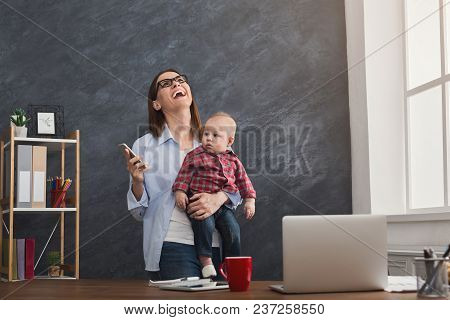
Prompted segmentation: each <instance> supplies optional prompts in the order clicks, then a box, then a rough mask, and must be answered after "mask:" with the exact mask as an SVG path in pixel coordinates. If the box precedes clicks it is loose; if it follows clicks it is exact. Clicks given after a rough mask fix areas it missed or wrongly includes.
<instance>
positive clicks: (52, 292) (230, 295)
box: [0, 279, 416, 300]
mask: <svg viewBox="0 0 450 320" xmlns="http://www.w3.org/2000/svg"><path fill="white" fill-rule="evenodd" d="M279 283H280V282H279V281H253V282H252V283H251V286H250V290H249V291H246V292H230V291H229V290H218V291H203V292H180V291H166V290H160V289H158V288H152V287H148V286H147V281H145V280H118V279H103V280H98V279H80V280H31V281H23V282H14V283H4V282H3V283H0V299H67V300H80V299H86V300H95V299H102V300H103V299H104V300H116V299H117V300H165V299H173V300H178V299H184V300H191V299H193V300H199V299H202V300H236V299H238V300H347V299H351V300H393V299H401V300H411V299H416V294H415V293H389V292H385V291H369V292H340V293H315V294H280V293H277V292H274V291H272V290H270V289H269V287H268V286H269V285H271V284H279Z"/></svg>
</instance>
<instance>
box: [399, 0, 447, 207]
mask: <svg viewBox="0 0 450 320" xmlns="http://www.w3.org/2000/svg"><path fill="white" fill-rule="evenodd" d="M405 31H406V36H405V71H406V75H405V78H406V79H405V80H406V94H405V99H406V103H405V108H406V110H405V111H406V113H405V114H406V117H405V121H406V126H405V127H406V140H407V141H406V142H407V143H406V156H407V157H406V160H407V165H406V168H407V172H406V179H407V181H406V191H407V195H406V199H407V203H406V213H428V212H449V211H450V203H449V199H450V188H449V184H450V183H449V182H450V172H449V168H450V162H449V161H450V155H449V152H450V145H449V143H450V138H449V133H450V127H449V126H450V115H449V89H450V74H449V67H450V0H405Z"/></svg>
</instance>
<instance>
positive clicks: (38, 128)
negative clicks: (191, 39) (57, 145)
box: [28, 104, 65, 139]
mask: <svg viewBox="0 0 450 320" xmlns="http://www.w3.org/2000/svg"><path fill="white" fill-rule="evenodd" d="M28 116H29V117H30V118H31V121H30V123H29V125H28V137H30V138H55V139H63V138H64V137H65V134H64V107H63V106H61V105H47V104H40V105H37V104H29V105H28Z"/></svg>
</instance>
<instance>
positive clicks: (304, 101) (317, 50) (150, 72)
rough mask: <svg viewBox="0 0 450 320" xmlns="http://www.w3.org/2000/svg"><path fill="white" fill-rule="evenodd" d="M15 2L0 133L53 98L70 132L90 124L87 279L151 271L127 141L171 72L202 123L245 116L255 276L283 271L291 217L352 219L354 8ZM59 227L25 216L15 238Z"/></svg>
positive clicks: (8, 27) (85, 174)
mask: <svg viewBox="0 0 450 320" xmlns="http://www.w3.org/2000/svg"><path fill="white" fill-rule="evenodd" d="M7 2H8V3H9V4H10V6H11V7H14V8H15V9H12V8H11V7H8V6H6V5H4V4H0V30H1V32H0V74H1V77H0V90H1V93H0V99H1V100H0V106H1V107H0V108H1V111H2V113H3V115H4V116H3V120H2V122H1V125H2V127H5V126H7V125H8V120H7V114H8V113H10V112H11V110H12V109H13V107H15V106H21V105H26V104H28V103H35V104H37V103H48V104H51V103H56V104H62V105H64V106H65V125H66V129H67V131H70V130H74V129H80V130H81V141H82V143H81V174H82V175H81V187H82V188H81V244H82V245H83V247H82V249H81V276H82V277H86V278H87V277H96V278H110V277H143V276H144V272H143V269H144V264H143V257H142V225H141V224H140V223H138V222H136V221H134V220H133V219H132V218H131V217H129V216H128V212H127V205H126V192H127V188H128V174H127V171H126V169H125V165H124V160H123V159H122V157H121V155H120V154H119V152H118V150H117V147H116V144H117V143H120V142H126V143H128V144H130V145H131V144H132V143H133V141H134V140H135V139H136V138H137V137H138V136H139V135H142V134H144V130H145V125H146V122H147V105H146V94H147V90H148V86H149V84H150V81H151V79H152V77H153V76H154V75H155V74H156V73H157V72H158V71H159V70H162V69H164V68H167V67H175V68H178V69H180V70H182V71H183V72H184V73H186V74H187V75H188V76H189V78H190V81H191V86H192V88H193V92H194V94H195V96H196V99H197V102H198V104H199V106H200V111H201V116H202V119H205V118H206V117H207V116H208V115H209V114H211V113H212V112H215V111H218V110H224V111H227V112H229V113H231V114H232V115H233V116H235V118H236V119H237V122H238V125H239V135H238V139H237V142H236V145H235V149H236V151H237V152H238V154H240V157H241V159H242V161H243V162H244V164H245V165H246V166H247V167H248V171H249V173H250V174H251V179H252V180H253V183H254V185H255V188H256V190H257V192H258V200H257V203H256V206H257V213H256V216H255V218H254V220H252V221H250V222H249V221H246V220H245V219H244V218H243V216H242V211H241V210H242V209H239V211H238V217H239V221H240V223H241V228H242V246H243V254H244V255H251V256H253V258H254V278H255V279H280V278H281V276H282V258H281V218H282V217H283V216H285V215H289V214H296V215H308V214H317V213H319V212H320V213H323V214H343V213H346V214H347V213H351V170H350V135H349V112H348V89H347V74H346V73H345V72H342V71H345V69H346V68H347V61H346V36H345V15H344V0H308V1H306V0H305V1H300V0H297V1H289V0H277V1H268V0H235V1H234V0H233V1H184V0H183V1H181V0H180V1H167V0H164V1H162V0H161V1H124V0H108V1H106V0H101V1H61V0H58V1H54V0H48V1H31V2H30V1H11V0H9V1H7ZM341 72H342V73H341ZM71 152H72V151H71ZM67 157H68V158H70V159H68V167H69V168H68V170H73V161H72V160H71V159H72V158H73V152H72V153H68V155H67ZM49 161H50V162H55V161H54V160H49ZM56 168H57V167H56V164H54V165H52V164H50V166H49V174H50V173H51V172H50V171H52V170H53V171H54V170H56ZM54 174H56V171H55V172H54ZM68 175H70V174H68ZM67 219H68V222H67V223H66V228H67V229H69V228H70V226H71V223H72V222H73V218H70V217H69V218H67ZM56 220H57V217H55V216H38V217H36V216H26V217H21V218H20V219H19V221H18V224H17V235H18V237H20V236H21V235H22V236H23V235H27V236H30V235H31V236H35V237H37V239H38V244H37V245H38V248H41V247H42V245H43V243H44V242H45V239H46V236H47V234H48V232H49V231H50V230H51V226H52V225H53V224H54V223H55V222H56ZM72 239H73V233H71V231H68V233H67V241H68V243H67V247H68V248H67V249H69V247H70V245H71V244H73V240H72ZM50 246H51V248H53V249H57V242H56V241H52V243H51V244H50ZM70 260H71V259H70V258H69V261H70Z"/></svg>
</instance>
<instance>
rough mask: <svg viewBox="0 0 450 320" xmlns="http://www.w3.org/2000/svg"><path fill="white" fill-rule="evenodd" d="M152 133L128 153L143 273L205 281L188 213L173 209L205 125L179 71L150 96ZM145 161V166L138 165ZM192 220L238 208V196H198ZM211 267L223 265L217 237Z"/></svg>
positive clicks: (161, 77) (155, 85) (157, 82)
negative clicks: (181, 174) (178, 183)
mask: <svg viewBox="0 0 450 320" xmlns="http://www.w3.org/2000/svg"><path fill="white" fill-rule="evenodd" d="M148 113H149V131H150V133H147V134H146V135H144V136H143V137H140V138H139V139H137V140H136V141H135V142H134V144H133V148H132V149H133V152H134V153H135V154H136V155H137V156H136V157H134V158H132V159H131V158H130V155H129V152H128V151H126V150H125V151H124V152H125V157H126V159H127V169H128V172H129V173H130V188H129V190H128V194H127V201H128V210H130V213H131V214H132V215H133V216H134V217H135V218H136V219H138V220H141V221H143V227H144V236H143V237H144V239H143V240H144V241H143V247H144V259H145V270H147V271H149V273H150V274H149V276H150V279H151V280H153V281H155V280H168V279H176V278H181V277H190V276H198V277H201V265H200V262H199V261H198V258H197V253H196V251H195V247H194V236H193V232H192V227H191V225H190V222H189V219H188V217H187V215H186V213H185V212H182V211H180V209H178V207H176V206H175V198H174V195H173V193H172V191H171V189H172V184H173V182H174V181H175V178H176V176H177V174H178V171H179V169H180V167H181V165H182V163H183V159H184V156H185V155H186V153H187V152H189V151H191V150H192V149H194V148H195V147H197V146H199V145H200V142H199V132H200V129H201V121H200V117H199V113H198V109H197V105H196V103H195V101H194V99H193V96H192V92H191V88H190V86H189V84H188V82H187V78H186V76H184V75H181V74H180V73H178V72H177V71H176V70H173V69H168V70H165V71H162V72H160V73H159V74H158V75H157V76H156V77H155V78H154V79H153V82H152V84H151V85H150V90H149V94H148ZM140 160H142V161H140ZM189 200H190V204H189V206H188V208H187V212H188V214H189V215H190V217H192V218H194V219H198V220H202V219H205V218H207V217H209V216H210V215H212V214H213V213H214V212H215V211H217V210H218V209H219V208H220V206H222V205H223V204H225V205H227V206H229V207H231V208H235V207H236V206H237V205H238V204H239V203H240V200H241V197H240V195H239V193H225V192H223V191H219V192H217V193H215V194H208V193H200V194H196V195H194V196H193V197H191V198H190V199H189ZM213 247H214V248H213V262H214V264H215V266H216V267H217V265H218V263H219V262H220V252H219V239H218V236H217V232H216V234H215V236H214V238H213Z"/></svg>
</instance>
